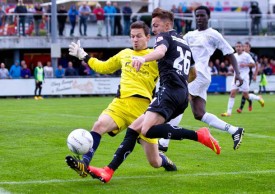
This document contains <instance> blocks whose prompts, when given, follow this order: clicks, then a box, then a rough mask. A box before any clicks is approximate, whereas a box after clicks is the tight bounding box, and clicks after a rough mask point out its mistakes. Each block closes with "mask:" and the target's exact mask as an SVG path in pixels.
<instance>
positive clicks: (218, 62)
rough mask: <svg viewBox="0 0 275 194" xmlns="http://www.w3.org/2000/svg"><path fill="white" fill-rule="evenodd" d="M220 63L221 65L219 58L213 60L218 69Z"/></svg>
mask: <svg viewBox="0 0 275 194" xmlns="http://www.w3.org/2000/svg"><path fill="white" fill-rule="evenodd" d="M220 65H221V61H220V59H216V60H215V62H214V66H215V67H216V69H217V70H219V69H220Z"/></svg>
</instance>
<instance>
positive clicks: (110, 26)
mask: <svg viewBox="0 0 275 194" xmlns="http://www.w3.org/2000/svg"><path fill="white" fill-rule="evenodd" d="M103 9H104V13H105V25H106V35H107V36H110V35H114V28H115V19H114V14H115V13H116V9H115V8H114V6H112V5H111V1H107V2H106V5H105V6H104V8H103Z"/></svg>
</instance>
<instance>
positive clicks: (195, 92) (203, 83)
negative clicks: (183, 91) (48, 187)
mask: <svg viewBox="0 0 275 194" xmlns="http://www.w3.org/2000/svg"><path fill="white" fill-rule="evenodd" d="M210 83H211V80H208V79H207V78H206V77H204V76H203V75H202V74H201V73H200V72H197V77H196V79H195V80H194V81H192V82H191V83H189V84H188V90H189V94H191V95H192V96H199V97H201V98H203V99H204V100H205V101H206V100H207V90H208V88H209V86H210Z"/></svg>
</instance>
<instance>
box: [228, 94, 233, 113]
mask: <svg viewBox="0 0 275 194" xmlns="http://www.w3.org/2000/svg"><path fill="white" fill-rule="evenodd" d="M234 103H235V98H231V97H229V99H228V104H227V113H228V114H231V113H232V109H233V107H234Z"/></svg>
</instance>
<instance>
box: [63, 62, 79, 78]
mask: <svg viewBox="0 0 275 194" xmlns="http://www.w3.org/2000/svg"><path fill="white" fill-rule="evenodd" d="M65 76H66V77H70V76H77V72H76V70H75V68H74V67H73V63H72V62H71V61H69V62H68V67H67V68H66V70H65Z"/></svg>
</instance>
